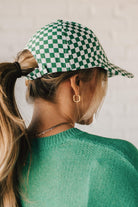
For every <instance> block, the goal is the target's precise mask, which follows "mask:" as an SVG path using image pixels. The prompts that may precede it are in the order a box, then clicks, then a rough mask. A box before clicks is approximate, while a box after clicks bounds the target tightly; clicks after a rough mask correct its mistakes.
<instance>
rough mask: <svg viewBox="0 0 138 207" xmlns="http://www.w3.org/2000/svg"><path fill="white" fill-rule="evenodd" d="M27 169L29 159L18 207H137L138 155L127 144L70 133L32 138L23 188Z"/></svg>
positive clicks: (133, 147)
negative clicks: (19, 206)
mask: <svg viewBox="0 0 138 207" xmlns="http://www.w3.org/2000/svg"><path fill="white" fill-rule="evenodd" d="M28 167H29V156H28V159H27V162H26V165H25V166H24V168H23V170H22V179H20V189H21V191H22V192H24V193H25V195H26V198H27V199H29V201H30V202H27V201H25V200H24V198H23V196H22V197H21V198H20V200H21V205H22V207H38V206H39V207H137V206H138V150H137V148H136V147H135V146H134V145H133V144H132V143H130V142H128V141H126V140H122V139H113V138H106V137H101V136H97V135H93V134H90V133H87V132H85V131H82V130H80V129H78V128H70V129H68V130H66V131H62V132H60V133H58V134H55V135H52V136H48V137H42V138H34V139H33V142H32V161H31V166H30V171H29V176H28V183H27V171H28ZM23 183H24V184H25V185H24V184H23ZM25 186H26V187H25Z"/></svg>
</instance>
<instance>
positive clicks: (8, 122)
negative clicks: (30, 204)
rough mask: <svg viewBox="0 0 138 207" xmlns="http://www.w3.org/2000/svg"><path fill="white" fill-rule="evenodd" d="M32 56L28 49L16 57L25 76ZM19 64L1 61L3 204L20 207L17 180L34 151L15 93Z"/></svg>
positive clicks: (0, 199) (1, 206) (3, 206)
mask: <svg viewBox="0 0 138 207" xmlns="http://www.w3.org/2000/svg"><path fill="white" fill-rule="evenodd" d="M21 54H23V56H22V55H21ZM25 54H26V56H27V57H28V58H27V57H26V56H25ZM23 57H24V58H23ZM29 59H30V60H31V59H32V56H31V55H30V53H29V51H25V50H24V51H23V52H22V53H19V55H18V56H17V60H20V65H21V68H22V70H21V71H22V75H24V76H25V75H26V74H28V73H29V72H30V69H31V71H32V68H30V66H31V67H32V65H31V64H30V65H28V67H27V64H29ZM26 62H27V63H26ZM30 62H31V61H30ZM17 64H18V66H19V63H9V62H7V63H0V207H19V200H20V199H19V198H20V195H19V189H18V182H19V180H18V179H19V176H20V172H21V168H22V167H23V165H24V162H25V160H26V157H27V154H28V151H29V150H30V151H31V147H30V143H29V139H28V136H27V131H26V126H25V123H24V120H23V118H22V116H21V114H20V112H19V110H18V107H17V104H16V101H15V96H14V87H15V82H16V80H17V78H18V77H21V73H20V72H21V71H20V72H19V70H18V69H19V68H17V67H18V66H17ZM25 67H27V68H29V70H28V69H25ZM33 69H34V68H33Z"/></svg>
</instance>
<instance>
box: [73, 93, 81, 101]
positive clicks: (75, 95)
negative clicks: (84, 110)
mask: <svg viewBox="0 0 138 207" xmlns="http://www.w3.org/2000/svg"><path fill="white" fill-rule="evenodd" d="M76 96H78V100H75V97H76ZM73 101H74V102H80V95H75V94H74V95H73Z"/></svg>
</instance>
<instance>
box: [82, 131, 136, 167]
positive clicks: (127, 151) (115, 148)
mask: <svg viewBox="0 0 138 207" xmlns="http://www.w3.org/2000/svg"><path fill="white" fill-rule="evenodd" d="M79 140H81V141H83V143H85V144H86V145H89V149H90V150H92V151H93V150H97V151H98V150H99V151H100V154H101V156H106V155H107V156H109V157H110V156H115V157H118V158H120V159H125V160H126V161H127V162H129V163H130V164H131V165H133V166H134V167H135V168H136V170H138V149H137V148H136V146H135V145H133V144H132V143H131V142H129V141H127V140H123V139H118V138H116V139H115V138H109V137H103V136H99V135H95V134H91V133H88V132H85V131H82V133H80V134H79Z"/></svg>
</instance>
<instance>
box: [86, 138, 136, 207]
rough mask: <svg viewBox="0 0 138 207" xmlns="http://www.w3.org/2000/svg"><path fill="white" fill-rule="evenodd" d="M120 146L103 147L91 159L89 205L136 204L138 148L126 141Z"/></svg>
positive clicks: (130, 206)
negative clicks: (121, 147) (94, 157)
mask: <svg viewBox="0 0 138 207" xmlns="http://www.w3.org/2000/svg"><path fill="white" fill-rule="evenodd" d="M120 142H121V143H122V142H123V141H122V140H120ZM122 146H123V149H122V150H120V149H119V150H118V149H117V148H112V147H109V146H108V147H104V148H102V149H101V152H100V154H98V156H97V157H96V159H92V163H91V169H90V177H89V178H90V179H89V199H88V207H92V206H94V207H109V206H110V207H137V206H138V168H137V166H138V163H137V161H138V150H137V149H136V147H135V146H134V145H133V144H131V143H130V142H128V141H125V140H124V142H123V145H122ZM124 149H125V150H124Z"/></svg>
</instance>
